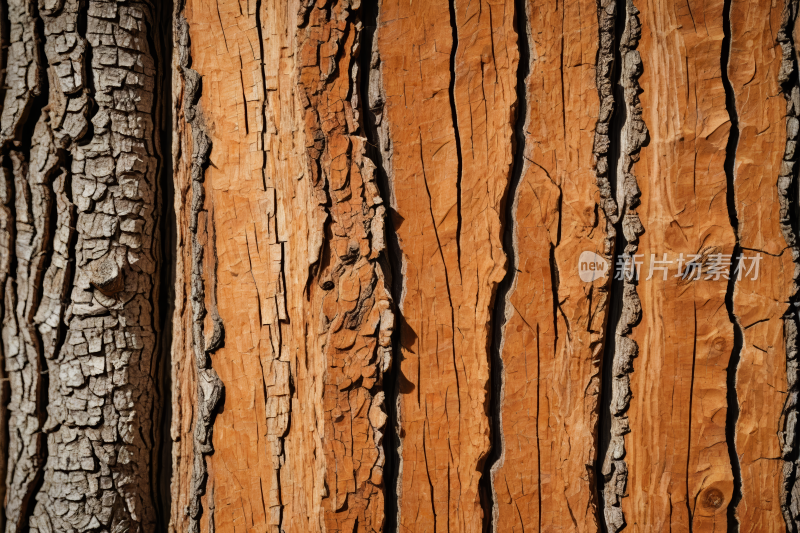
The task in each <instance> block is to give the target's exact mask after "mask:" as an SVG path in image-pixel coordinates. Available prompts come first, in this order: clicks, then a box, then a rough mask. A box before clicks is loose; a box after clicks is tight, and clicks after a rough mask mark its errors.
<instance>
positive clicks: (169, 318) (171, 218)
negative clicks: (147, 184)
mask: <svg viewBox="0 0 800 533" xmlns="http://www.w3.org/2000/svg"><path fill="white" fill-rule="evenodd" d="M174 7H175V6H174V5H173V1H172V0H162V1H161V2H160V5H158V6H157V9H156V10H155V16H156V20H157V24H155V25H154V26H153V27H152V28H149V31H148V35H149V38H150V41H151V46H152V47H153V48H154V49H155V50H157V52H158V61H157V65H158V66H157V75H156V78H157V80H158V82H157V84H156V94H164V95H169V96H168V97H164V98H160V99H158V100H157V102H156V108H157V113H156V116H157V117H159V120H160V121H161V124H163V125H164V127H163V128H161V134H160V136H159V141H160V142H159V144H158V145H157V150H158V159H159V168H160V173H159V174H158V175H159V183H161V184H162V186H163V190H162V194H161V197H160V199H159V201H158V203H157V205H158V207H157V212H158V213H159V219H160V223H159V226H160V233H161V243H160V244H161V246H160V250H159V253H160V255H159V261H160V263H161V265H162V266H163V268H162V270H161V274H160V279H159V284H160V287H161V289H160V290H159V293H158V296H159V300H158V309H159V316H160V320H159V326H160V328H161V340H160V342H159V348H158V354H159V356H158V359H159V364H158V374H159V375H158V384H159V389H158V399H159V402H160V403H159V404H158V405H156V406H155V409H156V411H155V414H156V416H157V417H158V420H159V428H158V435H157V437H158V439H157V445H156V448H155V449H154V450H153V461H154V464H157V465H158V468H154V469H153V480H152V483H153V492H154V496H153V497H154V500H155V501H156V503H157V513H158V514H157V524H158V526H157V528H156V531H157V532H166V531H167V530H168V529H169V523H170V518H171V516H170V513H171V509H172V490H171V482H172V474H173V464H172V455H173V441H172V437H171V435H170V427H171V426H172V422H173V419H174V418H175V414H174V413H173V409H172V407H173V400H174V398H173V396H172V389H173V381H172V363H173V354H172V343H173V341H174V337H175V336H174V333H173V327H174V326H173V320H174V319H175V312H176V311H175V310H176V305H175V303H176V294H175V289H174V287H175V280H176V270H177V268H178V263H179V260H178V258H177V257H176V254H175V250H176V249H177V246H178V244H177V241H176V236H177V221H176V217H175V215H176V213H175V210H174V209H173V208H172V206H174V201H175V189H174V182H173V179H172V177H173V154H172V140H173V134H174V128H172V127H166V126H167V125H170V126H172V125H174V122H173V120H174V118H175V117H173V106H172V97H173V93H172V91H173V84H172V80H173V77H174V75H175V70H174V68H173V67H174V64H173V61H172V58H173V54H172V53H173V49H172V46H173V41H172V27H173V10H174Z"/></svg>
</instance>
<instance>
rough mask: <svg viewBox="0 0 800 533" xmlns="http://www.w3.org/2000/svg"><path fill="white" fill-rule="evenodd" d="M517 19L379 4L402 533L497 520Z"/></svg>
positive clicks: (502, 12)
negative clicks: (397, 310)
mask: <svg viewBox="0 0 800 533" xmlns="http://www.w3.org/2000/svg"><path fill="white" fill-rule="evenodd" d="M513 18H514V6H513V3H512V2H510V1H482V2H462V1H455V0H454V1H453V2H452V4H448V2H446V1H442V0H438V1H436V2H426V3H423V4H420V5H416V4H415V5H411V4H410V3H408V2H399V1H396V0H390V1H383V2H381V4H380V15H379V24H378V29H377V36H376V38H377V40H378V44H377V48H378V51H379V53H380V59H379V61H380V65H381V66H380V68H381V73H382V76H381V82H382V84H383V90H382V91H381V92H382V94H383V97H384V98H385V101H384V102H383V109H382V112H381V126H380V130H379V131H380V132H381V134H382V139H381V144H382V147H381V148H382V150H384V151H385V152H390V154H391V155H390V157H391V166H390V167H387V168H386V171H387V173H388V175H389V182H390V185H391V189H392V191H393V196H394V198H393V202H392V203H393V205H392V207H393V209H394V214H393V218H392V223H393V226H394V229H395V230H396V232H397V235H398V238H399V242H400V248H401V249H402V254H403V257H402V264H403V269H404V272H403V278H404V286H403V292H402V295H398V297H401V301H400V302H399V303H400V306H401V308H402V310H403V317H404V322H403V324H402V326H401V328H400V344H401V349H402V353H401V354H398V360H399V365H400V367H399V370H398V374H399V377H398V382H397V386H398V390H399V397H398V425H399V433H400V435H401V436H402V440H401V450H400V460H401V465H400V473H399V479H398V496H399V503H398V506H399V510H398V513H399V516H398V522H399V523H398V527H399V529H400V531H420V532H424V531H436V530H445V529H450V530H456V531H480V530H481V528H482V525H483V521H484V510H483V509H482V506H481V502H480V494H479V482H480V479H481V475H482V469H483V463H484V461H485V459H486V455H487V453H488V451H489V423H488V419H487V408H488V405H487V400H488V398H487V394H486V392H487V387H488V386H489V383H488V379H489V343H490V338H489V337H490V335H489V333H490V325H489V321H490V319H491V316H492V314H491V311H492V307H493V302H494V296H495V291H496V288H497V284H498V283H499V282H500V280H502V278H503V276H504V274H505V268H506V258H505V254H504V252H503V249H502V243H501V235H502V221H501V217H500V213H501V212H502V210H503V209H502V206H503V205H504V201H505V194H506V190H507V186H508V182H509V178H510V171H511V163H512V143H511V138H512V135H513V129H512V124H513V118H514V110H515V104H516V90H515V89H516V82H517V80H516V69H517V62H518V51H517V36H516V32H515V31H514V29H513ZM445 21H449V22H450V26H449V27H448V25H447V24H445V23H444V22H445ZM376 93H378V91H376ZM384 159H385V157H384Z"/></svg>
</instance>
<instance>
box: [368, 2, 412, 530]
mask: <svg viewBox="0 0 800 533" xmlns="http://www.w3.org/2000/svg"><path fill="white" fill-rule="evenodd" d="M379 15H380V0H367V1H365V2H363V8H362V14H361V20H362V23H363V30H362V40H361V53H360V55H359V67H360V69H359V70H360V74H361V77H360V79H359V86H360V89H361V95H360V99H359V102H360V104H361V107H362V113H361V116H362V117H363V122H362V125H363V128H364V136H365V137H366V139H367V143H366V155H367V157H369V158H370V159H371V160H372V161H373V162H374V163H375V167H376V170H375V182H376V183H377V185H378V189H379V190H380V193H381V198H383V200H384V203H385V205H386V210H387V216H386V218H387V220H386V224H385V231H386V250H385V252H384V254H383V257H381V258H380V262H381V266H382V267H383V271H384V273H385V274H386V277H387V284H388V285H389V290H390V291H391V294H392V300H393V302H394V313H395V319H396V323H397V327H395V328H394V330H393V331H392V364H391V365H390V366H389V368H388V369H387V370H386V372H385V373H384V376H383V390H384V393H385V395H386V404H385V405H386V415H387V421H386V425H385V426H384V437H383V450H384V454H385V457H386V462H385V464H384V467H383V484H384V517H385V518H384V519H385V522H384V531H385V532H386V533H394V532H396V531H398V529H399V527H398V511H399V509H398V490H397V489H398V482H399V476H400V438H399V434H398V412H397V401H398V395H399V393H400V391H399V387H398V379H399V376H400V360H401V357H402V351H401V344H400V340H401V338H400V335H401V332H402V328H403V326H402V325H403V316H402V314H401V312H400V309H399V305H400V302H401V299H402V297H403V286H404V278H403V268H402V260H403V253H402V250H401V249H400V240H399V238H398V236H397V231H396V230H395V225H394V223H395V217H394V216H392V215H393V213H394V210H393V209H392V205H391V204H392V202H391V199H392V198H393V194H392V184H391V182H390V178H389V174H388V172H387V168H386V165H385V164H384V160H383V156H382V153H381V149H380V147H381V143H386V144H388V139H383V138H381V135H380V133H379V126H380V123H381V122H382V121H385V120H386V117H385V116H384V109H383V101H382V99H381V97H380V95H379V94H370V86H371V85H373V84H374V88H373V90H375V89H376V88H379V87H380V85H381V79H380V58H379V57H378V55H377V53H375V54H373V51H374V50H376V45H377V32H378V17H379Z"/></svg>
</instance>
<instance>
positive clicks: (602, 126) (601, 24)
mask: <svg viewBox="0 0 800 533" xmlns="http://www.w3.org/2000/svg"><path fill="white" fill-rule="evenodd" d="M622 1H624V0H598V2H597V18H598V30H599V42H598V52H597V74H596V82H595V83H596V86H597V92H598V97H599V100H600V113H599V115H598V118H597V123H596V124H595V139H594V148H593V151H594V157H595V161H594V163H595V175H596V177H597V186H598V189H599V190H600V197H601V208H602V209H603V212H604V213H605V215H606V240H605V244H604V250H603V254H604V256H605V257H610V258H611V259H612V265H611V268H610V272H612V279H611V282H610V287H609V293H608V302H609V303H608V306H609V308H608V313H607V315H606V341H605V345H604V349H603V362H602V369H601V372H602V382H601V387H600V412H599V417H598V418H599V420H598V423H597V425H598V441H599V442H598V447H597V460H596V463H595V477H596V480H597V495H598V499H599V503H600V505H598V513H599V514H600V516H599V517H598V523H599V524H600V527H601V528H602V529H603V530H604V531H606V530H607V527H606V520H605V511H604V509H605V496H604V493H605V484H606V479H605V476H604V475H603V465H604V462H605V457H606V454H607V453H608V448H609V445H610V443H611V420H612V417H611V397H612V395H611V389H612V383H613V372H612V370H613V362H614V358H615V355H614V354H615V347H616V342H615V338H616V329H617V325H618V323H619V318H620V314H621V313H620V309H621V307H622V292H623V291H622V279H621V278H620V279H616V276H613V271H614V265H616V262H617V255H618V253H617V248H618V246H617V235H618V234H619V233H620V232H621V231H622V225H621V224H620V220H619V216H618V213H617V202H616V200H615V198H616V187H617V169H618V166H619V158H620V153H619V152H620V139H621V136H622V127H623V125H624V123H625V106H624V105H623V106H620V105H618V104H617V100H620V101H621V100H623V95H622V94H621V90H620V89H621V86H620V70H621V69H620V58H619V55H620V48H619V42H620V37H621V35H620V34H621V33H622V30H623V29H624V27H625V17H626V14H625V10H623V9H619V6H618V4H620V3H621V2H622Z"/></svg>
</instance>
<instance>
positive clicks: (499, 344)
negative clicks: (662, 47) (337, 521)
mask: <svg viewBox="0 0 800 533" xmlns="http://www.w3.org/2000/svg"><path fill="white" fill-rule="evenodd" d="M527 1H528V0H514V26H515V29H516V31H517V36H518V39H519V40H518V49H519V65H518V68H517V101H516V109H515V110H514V111H515V117H516V118H515V123H514V133H513V135H512V137H511V142H512V149H513V153H514V160H513V164H512V168H511V175H510V177H509V183H508V190H507V191H506V194H505V197H504V198H503V203H502V205H501V206H500V213H501V220H500V223H501V225H502V227H503V251H504V252H505V254H506V258H507V259H506V260H507V267H506V275H505V276H504V277H503V280H502V281H501V282H500V283H499V285H498V286H497V292H496V294H495V297H494V306H493V311H492V323H491V328H492V329H491V341H490V342H491V344H490V351H489V357H490V360H489V380H490V387H489V398H488V401H489V422H490V426H491V448H490V450H489V454H488V456H487V458H486V464H485V466H484V468H483V476H482V477H481V481H480V487H481V490H480V495H481V500H482V501H481V503H482V506H483V516H484V531H487V532H495V531H497V512H498V511H497V508H496V505H497V501H496V495H495V492H494V483H493V481H494V480H493V477H494V472H493V470H494V469H495V468H497V467H499V466H500V460H501V458H502V457H503V453H504V439H503V427H502V400H503V376H504V375H505V372H504V367H503V356H502V350H503V342H504V335H503V333H504V327H505V323H506V320H507V316H508V312H509V310H510V304H509V302H508V298H509V295H510V293H511V289H512V288H513V286H514V281H515V279H516V277H517V260H518V259H517V250H516V247H515V241H516V226H515V217H514V215H515V209H516V203H517V194H518V190H519V185H520V182H521V181H522V173H523V171H524V169H525V126H526V123H527V115H528V104H527V84H526V80H527V78H528V75H529V74H530V57H531V54H530V48H529V43H528V28H529V25H528V15H527V9H526V4H527ZM536 338H537V342H538V338H539V337H538V335H537V337H536ZM537 375H538V374H537ZM537 382H538V380H537ZM537 397H538V396H537ZM537 430H538V425H537ZM537 441H538V438H537ZM537 448H538V446H537ZM539 504H540V505H541V491H539ZM539 515H540V516H541V512H540V513H539Z"/></svg>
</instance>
